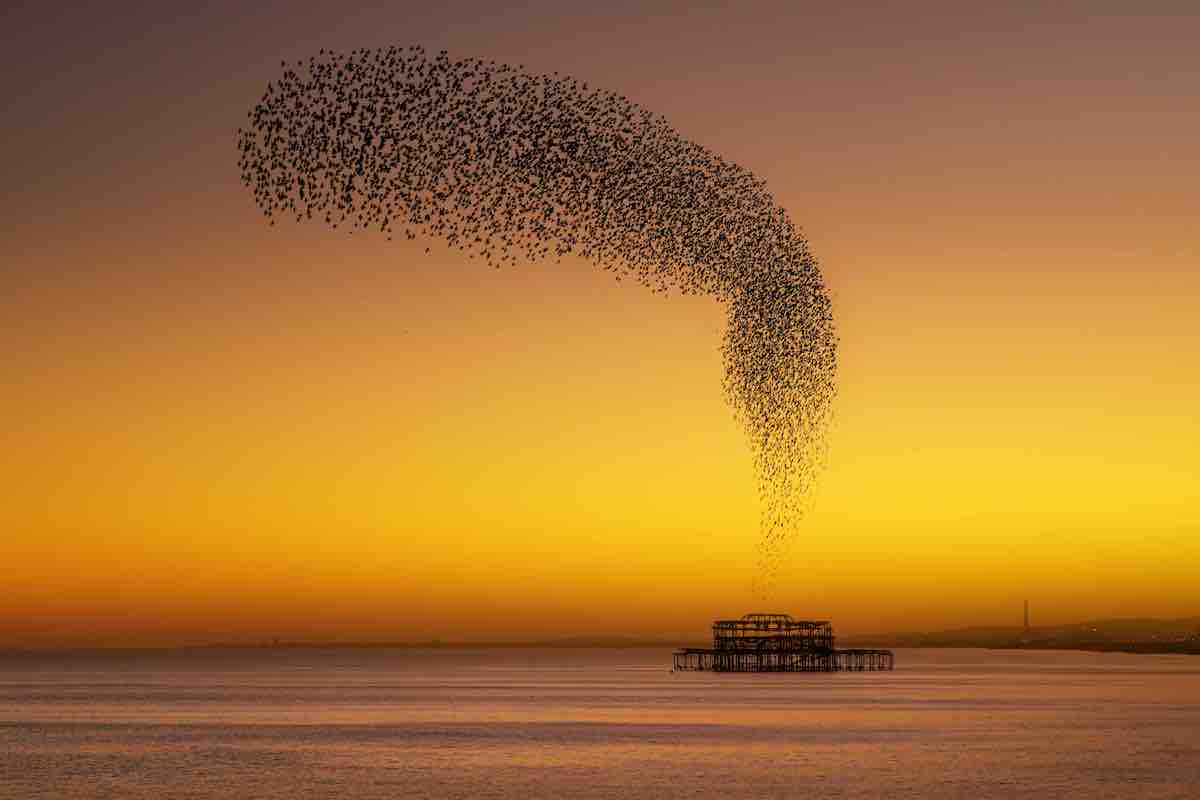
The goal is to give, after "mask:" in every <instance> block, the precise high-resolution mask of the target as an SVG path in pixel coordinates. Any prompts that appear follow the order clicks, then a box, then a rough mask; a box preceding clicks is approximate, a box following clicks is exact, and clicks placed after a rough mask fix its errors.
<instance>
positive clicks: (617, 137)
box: [238, 47, 837, 570]
mask: <svg viewBox="0 0 1200 800" xmlns="http://www.w3.org/2000/svg"><path fill="white" fill-rule="evenodd" d="M238 149H239V152H240V158H239V167H240V169H241V174H242V179H243V181H244V183H245V184H246V185H247V186H248V187H249V188H250V189H252V190H253V192H254V197H255V200H256V202H257V203H258V205H259V206H260V207H261V209H262V210H263V212H264V214H265V215H266V216H267V217H268V218H269V219H271V221H272V224H274V218H275V217H276V216H277V215H284V216H294V217H295V218H296V219H298V220H307V219H316V220H319V221H322V222H324V223H326V224H328V225H330V226H332V227H334V228H338V227H349V228H351V229H352V230H353V229H355V228H359V229H373V230H377V231H379V232H380V233H381V234H383V235H386V236H388V237H389V238H390V237H392V236H404V237H406V238H408V239H416V238H418V237H422V238H424V239H440V240H443V241H445V242H446V243H447V244H449V245H450V246H452V247H455V248H458V249H460V250H462V251H464V252H465V253H466V254H467V255H468V256H470V257H472V258H474V257H480V258H482V259H483V260H485V261H486V262H487V263H489V264H491V265H494V266H500V265H503V264H506V263H508V264H515V263H518V262H521V261H526V260H532V259H542V258H547V257H553V258H556V259H558V258H561V257H562V256H565V255H568V254H574V255H576V256H580V257H582V258H584V259H588V260H591V261H593V262H595V263H596V264H597V265H599V266H600V267H601V268H603V269H606V270H610V271H612V272H613V273H615V274H616V276H617V277H618V279H619V278H620V277H622V276H630V277H632V278H634V279H636V280H638V281H639V282H641V283H642V284H644V285H645V286H647V287H649V288H650V289H652V290H654V291H666V290H668V289H670V288H674V289H676V290H677V291H681V292H683V293H703V294H708V295H712V296H714V297H716V298H718V299H719V300H721V301H723V302H724V303H725V305H726V308H727V314H728V324H727V326H726V332H725V339H724V344H723V348H722V350H723V355H724V363H725V375H724V389H725V393H726V397H727V399H728V401H729V403H730V405H731V406H732V408H733V410H734V413H735V415H736V417H737V419H738V421H739V422H740V424H741V425H742V426H743V428H744V430H745V432H746V434H747V436H748V438H749V442H750V445H751V449H752V451H753V455H754V465H755V468H756V472H757V476H758V487H759V493H760V499H761V502H762V506H761V508H762V538H761V540H760V548H761V552H762V563H763V566H764V568H765V569H767V570H773V569H774V567H775V566H776V565H777V563H778V560H779V556H780V555H781V554H782V552H783V547H784V545H785V544H786V543H787V542H788V541H789V540H790V538H791V536H792V534H793V532H794V531H795V530H796V528H797V525H798V524H799V522H800V520H801V518H802V516H803V514H804V512H805V510H806V509H807V507H808V500H809V497H810V491H811V487H812V485H813V478H814V474H815V472H817V471H818V470H819V469H820V467H821V465H822V464H823V461H824V452H825V432H826V428H827V425H828V423H829V420H830V413H831V405H832V401H833V398H834V393H835V375H836V368H837V339H836V335H835V331H834V326H833V318H832V315H831V309H830V301H829V296H828V293H827V291H826V289H825V285H824V283H823V280H822V277H821V273H820V270H819V268H818V266H817V263H816V261H815V260H814V258H813V256H812V255H811V254H810V252H809V248H808V244H807V243H806V241H805V240H804V238H803V237H802V236H801V234H800V233H799V232H798V231H797V229H796V227H795V226H794V225H793V224H792V222H791V220H790V219H789V217H788V215H787V213H786V212H785V211H784V210H783V209H781V208H780V207H779V206H777V205H776V204H775V202H774V200H773V198H772V197H771V194H770V193H769V192H768V191H767V189H766V187H765V184H764V182H763V181H762V180H760V179H759V178H757V177H756V176H755V175H754V174H753V173H751V172H750V171H748V170H746V169H744V168H742V167H739V166H738V165H736V164H733V163H730V162H729V161H726V160H725V159H723V158H722V157H721V156H719V155H717V154H716V153H713V152H711V151H709V150H707V149H705V148H704V147H702V146H700V145H698V144H695V143H693V142H690V141H688V140H687V139H685V138H683V137H682V136H680V135H679V133H677V132H676V131H675V129H674V128H672V127H671V126H670V125H669V124H668V123H667V122H666V121H665V120H664V119H663V118H662V117H661V116H659V115H656V114H654V113H651V112H650V111H647V110H645V109H643V108H641V107H639V106H638V105H636V104H635V103H633V102H631V101H630V100H628V99H626V98H625V97H622V96H620V95H618V94H616V93H614V92H611V91H607V90H604V89H599V88H593V87H589V86H588V84H586V83H582V82H580V81H578V80H574V79H572V78H569V77H565V76H560V75H558V74H557V73H556V74H553V75H537V74H530V73H529V72H527V71H525V69H524V68H523V67H511V66H506V65H503V64H497V63H495V62H493V61H482V60H478V59H464V60H452V59H451V58H450V57H449V56H448V55H447V54H446V52H444V51H443V52H441V53H439V54H438V55H436V56H435V55H432V54H429V53H427V52H426V51H425V50H424V49H422V48H419V47H415V48H387V49H373V50H354V51H352V52H350V53H348V54H339V53H333V52H327V51H321V52H320V53H319V54H318V55H316V56H314V57H313V58H310V59H309V60H307V61H303V62H300V63H298V64H294V65H291V66H289V65H287V64H284V65H283V70H282V74H281V75H280V77H279V78H278V79H277V80H276V81H273V82H272V83H270V84H268V86H267V89H266V93H265V94H264V95H263V97H262V99H261V101H260V102H259V103H258V104H257V105H256V106H255V107H254V108H253V109H252V110H251V111H250V112H249V123H248V125H247V126H246V127H245V128H242V129H239V131H238Z"/></svg>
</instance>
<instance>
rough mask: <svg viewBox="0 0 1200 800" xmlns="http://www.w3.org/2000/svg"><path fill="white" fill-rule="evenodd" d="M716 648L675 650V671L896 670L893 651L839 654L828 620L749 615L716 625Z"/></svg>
mask: <svg viewBox="0 0 1200 800" xmlns="http://www.w3.org/2000/svg"><path fill="white" fill-rule="evenodd" d="M712 631H713V646H712V647H711V648H696V647H686V648H683V649H681V650H677V651H675V654H674V656H673V658H672V668H673V669H676V670H682V671H712V672H842V671H855V672H861V671H872V672H873V671H876V670H890V669H894V668H895V658H894V656H893V655H892V651H891V650H838V649H837V648H835V647H834V638H833V626H832V625H831V624H830V623H829V622H828V621H824V620H821V621H812V620H798V619H792V617H791V616H790V615H788V614H746V615H745V616H744V617H742V618H741V619H719V620H717V621H716V622H714V623H713V626H712Z"/></svg>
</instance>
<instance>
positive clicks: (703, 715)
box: [0, 649, 1200, 800]
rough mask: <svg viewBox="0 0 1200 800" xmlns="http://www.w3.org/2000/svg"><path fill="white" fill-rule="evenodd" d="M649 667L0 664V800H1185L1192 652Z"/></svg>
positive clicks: (649, 662) (644, 657) (1191, 769)
mask: <svg viewBox="0 0 1200 800" xmlns="http://www.w3.org/2000/svg"><path fill="white" fill-rule="evenodd" d="M669 663H670V657H669V653H668V652H667V651H665V650H664V651H660V650H650V649H637V650H478V651H469V650H462V651H449V650H440V651H419V650H354V649H330V650H248V651H242V652H228V651H225V652H221V651H214V652H201V653H195V652H192V653H186V654H174V655H162V654H159V655H153V656H148V655H143V656H131V655H121V656H102V657H95V656H93V657H87V658H84V657H73V658H71V659H65V658H63V657H57V658H46V657H43V658H40V659H39V660H37V661H32V660H29V659H28V658H9V659H0V797H4V798H21V799H22V800H24V799H25V798H84V797H87V798H91V797H112V798H135V799H137V798H155V799H156V800H163V799H164V798H216V797H220V798H287V800H300V799H301V798H318V797H319V798H326V797H346V798H384V797H388V798H390V797H434V798H458V797H462V798H521V799H522V800H528V799H529V798H538V797H553V798H560V797H566V798H592V797H597V798H599V797H603V798H612V797H664V798H665V797H671V798H674V797H689V798H707V797H712V798H739V797H747V798H748V797H755V798H758V797H809V796H811V797H821V798H844V797H855V798H857V797H863V798H866V797H887V798H942V797H949V798H957V797H962V798H972V799H975V798H987V797H1004V798H1008V797H1028V798H1131V797H1156V798H1158V797H1162V798H1168V797H1169V798H1200V658H1195V657H1186V656H1130V655H1120V654H1090V653H1067V652H1004V651H995V652H992V651H981V650H901V651H898V652H897V670H896V671H895V672H891V673H859V674H835V675H713V674H682V673H681V674H671V673H670V672H669V671H668V665H669Z"/></svg>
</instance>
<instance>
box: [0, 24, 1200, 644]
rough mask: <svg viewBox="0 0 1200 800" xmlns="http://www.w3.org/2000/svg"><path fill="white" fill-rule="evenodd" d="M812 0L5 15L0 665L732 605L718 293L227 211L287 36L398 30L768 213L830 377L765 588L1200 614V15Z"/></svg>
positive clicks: (482, 633) (674, 628) (616, 620)
mask: <svg viewBox="0 0 1200 800" xmlns="http://www.w3.org/2000/svg"><path fill="white" fill-rule="evenodd" d="M834 5H835V6H838V8H833V9H831V8H830V7H829V6H830V4H819V5H818V4H812V6H811V7H810V8H805V7H804V6H803V4H792V3H787V4H783V3H780V4H750V5H749V6H746V7H739V8H740V9H741V10H737V11H735V10H731V9H728V8H725V9H722V8H720V7H717V6H712V7H705V8H701V9H696V8H692V7H691V5H690V4H689V5H680V6H678V7H676V8H674V9H672V8H671V7H669V6H665V5H664V6H661V7H660V10H658V11H655V12H653V13H647V12H645V11H644V10H642V9H640V7H639V4H631V5H629V6H628V7H627V8H620V7H615V8H611V9H609V10H605V11H592V12H588V13H587V14H585V15H576V14H575V12H571V11H569V10H568V9H567V7H566V4H562V3H554V4H551V3H545V4H542V6H541V8H534V7H531V8H529V9H527V10H523V11H514V10H509V11H500V10H494V9H491V7H490V5H488V6H485V5H483V4H478V5H477V6H472V5H470V4H457V3H441V4H437V8H434V9H430V8H425V7H423V6H422V7H414V8H412V9H406V8H404V7H403V4H395V3H390V4H382V3H381V4H376V5H374V6H370V7H363V8H362V9H359V10H352V11H349V12H347V10H346V7H345V4H318V3H311V4H310V5H309V8H308V9H307V10H304V8H303V6H302V5H300V4H287V5H286V6H283V5H281V6H279V7H278V8H276V9H268V8H263V9H261V10H258V11H255V12H253V13H252V14H247V13H245V12H242V11H240V10H238V8H239V6H238V4H232V3H229V4H224V6H222V4H215V5H213V6H210V7H206V8H205V9H204V10H195V9H190V8H189V9H187V10H186V11H185V10H183V9H182V8H181V9H171V8H169V7H167V6H166V5H165V4H155V5H153V6H150V7H147V8H139V7H134V6H129V7H128V8H125V9H123V10H118V11H109V10H105V11H104V12H103V14H101V12H97V11H88V12H83V13H82V14H79V13H76V14H73V15H69V20H68V21H67V22H65V23H64V22H62V21H61V19H62V17H63V11H62V10H61V9H54V8H53V7H51V6H47V5H45V4H39V5H38V6H37V7H36V8H34V9H32V10H20V9H18V10H17V11H8V12H5V13H6V14H8V15H9V16H8V18H6V19H5V20H4V21H3V23H2V24H0V30H4V31H7V32H9V33H8V36H10V37H12V41H11V42H8V43H6V48H8V49H9V51H10V52H11V53H13V54H15V55H14V56H13V58H14V62H15V67H14V68H13V69H11V70H7V71H6V73H5V74H4V75H2V76H0V81H2V82H3V86H2V88H3V90H4V92H5V96H6V97H7V98H11V100H10V106H9V111H8V113H6V117H8V118H11V119H12V120H13V121H14V122H15V126H14V127H11V128H9V126H8V125H6V128H8V129H7V130H6V131H5V133H4V136H5V139H6V141H5V145H4V147H3V148H0V162H2V163H0V174H3V175H5V176H6V178H5V181H6V191H5V192H4V193H3V194H2V195H0V206H2V207H0V212H2V213H3V218H4V220H5V225H4V234H3V240H2V250H0V262H2V266H0V342H3V344H4V352H5V358H4V360H3V362H0V385H2V386H3V389H4V390H3V392H2V393H0V452H3V453H5V454H6V457H5V458H3V459H0V487H3V488H2V489H0V498H3V502H2V503H0V533H2V534H3V539H2V541H3V544H0V581H3V584H4V586H5V591H4V592H3V599H0V646H4V645H8V644H16V645H25V644H34V645H40V644H76V643H100V644H131V643H172V642H194V641H213V640H222V641H224V640H236V639H242V640H249V639H261V638H264V637H268V636H282V637H285V638H342V639H354V638H373V639H412V638H427V637H430V636H440V637H442V638H445V639H458V638H474V639H496V638H533V637H541V636H560V635H572V634H576V633H622V632H629V633H633V634H637V635H653V636H692V637H694V638H701V637H703V636H704V634H705V628H706V626H707V624H708V622H709V621H710V620H711V619H712V618H713V617H716V616H732V615H737V614H740V613H743V612H744V611H748V610H751V607H752V606H760V605H763V603H764V601H762V600H759V599H756V598H755V597H754V596H753V594H752V592H751V577H752V574H753V571H754V567H755V544H756V537H757V524H758V522H757V520H758V508H757V505H756V498H755V494H754V484H753V474H752V471H751V465H750V455H749V452H748V450H747V448H746V447H745V445H744V443H743V441H742V438H741V432H740V431H739V430H738V428H737V427H736V425H735V423H734V422H733V420H732V418H731V416H730V413H729V410H728V409H727V408H726V407H725V406H724V404H723V401H722V397H721V391H720V376H721V364H720V355H719V352H718V347H719V344H720V336H721V325H722V324H723V316H722V311H721V309H720V308H719V307H718V306H717V305H716V304H715V302H713V301H711V300H709V299H706V298H694V297H689V298H681V297H678V296H669V297H665V298H664V297H662V296H656V295H651V294H649V293H648V292H645V291H644V290H642V289H641V288H640V287H638V286H635V285H624V284H616V283H614V282H613V281H612V279H611V278H610V277H609V276H607V275H605V274H603V273H600V272H599V271H597V270H595V269H593V268H591V267H589V266H587V265H585V264H583V263H578V262H573V261H565V262H564V263H562V264H560V265H554V264H532V265H525V266H521V267H519V268H512V269H505V270H502V271H499V272H497V271H491V270H489V269H487V268H486V267H484V266H482V265H479V264H478V263H476V262H470V263H467V262H463V261H461V260H460V259H459V258H458V257H457V255H456V254H455V253H451V252H449V251H447V250H446V249H445V248H444V247H442V246H441V245H439V244H437V243H425V242H414V243H397V242H391V243H389V242H386V241H384V240H382V239H381V238H377V237H372V236H369V235H363V234H358V235H355V236H346V235H344V234H342V233H333V232H330V231H326V230H324V229H321V228H318V227H316V226H298V225H294V224H282V225H279V226H276V227H274V228H269V227H267V226H266V225H265V224H263V223H262V221H261V217H260V216H259V215H258V212H257V210H256V208H255V207H254V205H253V201H252V198H251V197H250V195H249V193H248V192H247V191H245V190H244V189H243V187H241V186H240V184H239V183H238V170H237V167H236V151H235V149H234V130H235V129H236V127H237V126H238V125H239V124H241V123H242V121H243V119H244V115H245V111H246V110H247V109H248V108H249V107H250V106H251V105H253V103H254V102H255V100H256V99H257V97H258V96H259V94H260V93H261V91H262V89H263V87H264V85H265V83H266V82H267V81H268V80H271V79H272V78H273V77H274V75H275V71H276V70H277V69H278V65H279V61H280V60H281V59H284V58H286V59H294V58H300V57H304V56H307V55H308V54H310V53H311V52H313V51H315V50H317V49H319V48H321V47H333V48H337V49H343V50H349V49H352V48H355V47H363V46H382V45H390V44H397V45H406V44H410V43H421V44H424V45H425V46H426V47H427V48H430V49H433V50H437V49H440V48H442V47H445V48H447V49H449V50H450V51H451V54H452V55H461V56H464V57H465V56H478V57H483V58H489V59H491V58H495V59H496V60H499V61H508V62H516V63H524V64H526V65H527V66H528V68H529V69H531V70H534V71H555V70H558V71H562V72H567V73H570V74H573V75H576V76H579V77H581V78H584V79H587V80H588V81H591V82H594V83H595V84H597V85H601V86H605V87H611V88H613V89H616V90H618V91H620V92H622V93H624V94H626V95H627V96H629V97H631V98H632V99H634V100H636V101H638V102H640V103H642V104H643V105H645V106H647V107H649V108H651V109H654V110H657V111H661V112H663V113H665V114H666V115H667V117H668V119H669V120H670V121H671V122H672V124H674V125H675V126H676V127H677V128H678V129H679V130H680V131H681V132H682V133H683V134H684V135H686V136H689V137H690V138H692V139H694V140H696V141H698V142H701V143H702V144H704V145H706V146H708V147H710V148H712V149H714V150H716V151H718V152H720V153H722V154H723V155H725V156H727V157H729V158H731V159H732V160H734V161H737V162H738V163H740V164H742V165H744V166H746V167H748V168H750V169H752V170H754V171H755V172H756V173H757V174H759V175H760V176H762V177H764V178H766V179H767V181H768V186H769V187H770V188H771V189H772V191H773V192H774V193H775V196H776V198H777V200H778V201H779V203H780V204H781V205H783V206H784V207H785V208H787V209H788V211H789V212H790V214H791V216H792V218H793V219H794V220H796V221H797V222H798V223H799V224H800V225H801V226H802V227H803V229H804V231H805V233H806V235H807V236H808V238H809V239H810V241H811V243H812V246H813V249H814V251H815V253H816V254H817V255H818V257H819V258H820V259H821V262H822V265H823V268H824V270H825V273H826V276H827V279H828V282H829V284H830V287H831V289H832V291H833V295H834V302H835V313H836V315H837V322H838V329H839V333H840V335H841V337H842V350H841V363H842V371H841V376H840V392H841V393H840V398H839V401H838V406H837V422H836V425H835V429H834V431H833V432H832V436H831V442H830V445H831V449H830V466H829V469H828V471H827V472H826V473H825V475H824V477H823V479H822V481H821V484H820V488H819V490H818V494H817V497H816V507H815V510H814V512H813V513H812V515H811V516H810V517H809V519H808V520H807V522H806V523H805V527H804V531H803V532H802V534H801V536H800V537H798V538H797V540H796V541H795V543H794V545H793V547H792V549H791V552H790V555H789V557H788V560H787V562H786V563H785V565H784V566H783V568H782V571H781V575H780V582H779V583H780V585H779V587H778V588H777V590H776V592H775V595H774V596H773V597H772V598H771V599H770V600H769V601H766V604H767V605H769V606H771V608H770V609H767V610H783V611H790V612H792V613H794V614H797V615H802V616H818V617H823V618H831V619H833V620H834V622H835V625H836V626H837V628H838V630H839V631H841V632H845V633H850V632H866V631H876V630H895V629H919V628H936V627H943V626H953V625H964V624H976V623H979V624H993V623H1011V624H1016V623H1017V622H1019V620H1020V611H1021V601H1022V600H1023V599H1024V598H1026V597H1029V598H1030V599H1031V601H1032V603H1033V608H1034V614H1035V621H1042V622H1046V623H1050V622H1067V621H1073V620H1076V619H1082V618H1086V617H1100V616H1138V615H1157V616H1174V615H1178V616H1183V615H1191V614H1196V613H1200V592H1197V590H1196V588H1195V586H1196V583H1197V576H1198V575H1200V480H1198V479H1200V466H1198V463H1200V462H1198V460H1197V453H1200V421H1198V417H1197V414H1196V412H1195V409H1196V408H1198V407H1200V369H1197V367H1198V365H1200V329H1198V328H1197V323H1196V313H1195V312H1196V307H1197V297H1198V296H1200V269H1198V267H1200V245H1198V242H1200V225H1198V224H1197V219H1200V201H1198V199H1197V198H1198V195H1197V191H1196V186H1197V181H1198V178H1200V146H1198V145H1197V142H1198V141H1200V104H1197V103H1196V102H1195V81H1196V75H1197V74H1198V73H1200V55H1197V51H1196V49H1195V47H1194V43H1195V41H1197V40H1200V12H1198V11H1196V10H1195V7H1194V5H1193V4H1189V3H1177V4H1174V5H1171V4H1156V3H1149V4H1138V5H1137V6H1129V5H1128V4H1123V3H1122V4H1118V3H1109V4H1104V3H1094V2H1093V3H1077V4H1063V5H1060V6H1059V7H1058V8H1056V9H1055V10H1053V11H1047V10H1045V9H1041V10H1025V11H1022V10H991V11H987V12H986V13H974V12H971V13H968V12H966V11H963V10H960V8H959V6H960V4H949V3H947V4H941V5H940V6H939V5H936V4H929V5H925V6H923V7H920V8H912V7H906V9H905V10H904V13H900V12H899V11H879V10H876V9H871V8H869V7H867V6H860V7H850V6H845V5H840V4H834ZM1031 8H1032V6H1031ZM1122 9H1125V10H1122ZM89 15H91V16H89ZM427 244H430V245H431V246H432V253H431V254H430V255H425V254H424V248H425V246H426V245H427Z"/></svg>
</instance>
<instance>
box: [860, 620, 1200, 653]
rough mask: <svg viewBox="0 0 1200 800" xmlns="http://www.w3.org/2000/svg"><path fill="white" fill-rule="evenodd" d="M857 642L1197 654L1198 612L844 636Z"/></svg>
mask: <svg viewBox="0 0 1200 800" xmlns="http://www.w3.org/2000/svg"><path fill="white" fill-rule="evenodd" d="M846 640H847V641H849V642H852V643H853V644H854V645H855V646H858V647H975V648H988V649H992V650H1084V651H1089V652H1105V653H1144V654H1184V655H1200V617H1185V618H1182V619H1111V620H1093V621H1090V622H1081V623H1076V624H1072V625H1046V626H1033V627H1030V628H1023V627H1020V626H1016V625H1014V626H1008V627H976V628H958V629H955V630H949V631H933V632H912V633H887V634H873V635H867V636H848V637H846Z"/></svg>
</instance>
